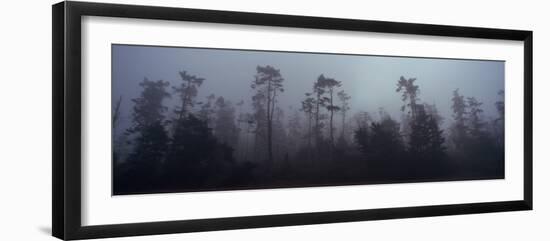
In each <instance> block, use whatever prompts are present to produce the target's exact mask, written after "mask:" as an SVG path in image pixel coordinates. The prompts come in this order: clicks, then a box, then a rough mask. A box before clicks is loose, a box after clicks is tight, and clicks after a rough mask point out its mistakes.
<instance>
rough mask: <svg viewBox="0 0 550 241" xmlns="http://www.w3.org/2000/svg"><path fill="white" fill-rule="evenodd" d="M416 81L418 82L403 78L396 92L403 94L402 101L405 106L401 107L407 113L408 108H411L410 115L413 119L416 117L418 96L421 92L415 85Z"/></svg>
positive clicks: (413, 79) (398, 83) (414, 79)
mask: <svg viewBox="0 0 550 241" xmlns="http://www.w3.org/2000/svg"><path fill="white" fill-rule="evenodd" d="M414 81H416V78H410V79H406V78H405V77H403V76H401V77H400V78H399V80H398V81H397V89H396V90H395V92H403V93H402V95H401V100H402V101H403V102H405V104H404V105H403V106H402V107H401V111H405V109H406V107H409V109H410V110H409V114H410V115H411V116H412V119H414V118H415V117H416V116H415V115H416V113H417V112H416V106H417V104H416V102H417V101H418V94H419V92H420V91H419V89H418V85H415V84H414ZM407 101H408V102H407Z"/></svg>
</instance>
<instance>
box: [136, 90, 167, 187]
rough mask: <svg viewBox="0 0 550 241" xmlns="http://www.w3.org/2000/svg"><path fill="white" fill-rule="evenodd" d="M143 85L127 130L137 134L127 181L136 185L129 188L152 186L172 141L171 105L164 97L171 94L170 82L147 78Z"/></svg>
mask: <svg viewBox="0 0 550 241" xmlns="http://www.w3.org/2000/svg"><path fill="white" fill-rule="evenodd" d="M139 85H140V86H141V87H142V88H143V91H142V92H141V94H140V96H139V97H138V98H135V99H132V102H133V103H134V107H133V112H132V126H131V127H130V128H128V129H127V133H128V134H129V135H132V136H135V138H134V140H133V141H132V143H133V150H132V152H131V153H130V154H129V156H128V159H127V161H128V162H127V170H128V173H127V175H128V176H129V177H128V179H127V180H128V181H129V182H132V183H133V184H131V185H128V186H127V187H129V188H131V187H140V186H141V187H145V188H151V187H152V185H154V179H155V174H156V172H157V171H158V167H159V166H160V163H162V160H163V157H164V155H165V152H166V147H167V144H168V135H167V133H166V130H165V128H164V125H163V121H164V113H165V112H166V110H167V108H166V107H165V106H163V100H164V99H165V98H167V97H169V96H170V95H169V94H168V93H167V92H166V87H167V86H168V85H169V83H168V82H165V81H162V80H158V81H149V80H148V79H144V80H143V81H142V82H141V83H140V84H139ZM128 184H130V183H128Z"/></svg>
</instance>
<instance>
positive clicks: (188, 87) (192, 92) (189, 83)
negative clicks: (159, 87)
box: [172, 71, 204, 119]
mask: <svg viewBox="0 0 550 241" xmlns="http://www.w3.org/2000/svg"><path fill="white" fill-rule="evenodd" d="M179 74H180V77H181V81H182V82H181V84H180V86H177V87H172V88H173V89H174V91H175V92H176V93H177V94H178V95H179V96H180V99H181V106H180V107H179V108H178V109H176V113H178V119H182V118H183V117H184V115H185V114H186V113H187V112H188V111H189V110H188V109H189V108H192V107H193V106H194V105H195V102H194V98H195V97H197V93H198V88H199V87H200V86H201V85H202V83H203V82H204V78H201V77H197V76H195V75H190V74H188V73H187V71H180V72H179Z"/></svg>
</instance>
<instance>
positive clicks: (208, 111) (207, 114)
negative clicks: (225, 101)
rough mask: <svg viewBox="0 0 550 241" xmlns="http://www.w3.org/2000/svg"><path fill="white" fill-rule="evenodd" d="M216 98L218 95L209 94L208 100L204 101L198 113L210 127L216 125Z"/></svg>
mask: <svg viewBox="0 0 550 241" xmlns="http://www.w3.org/2000/svg"><path fill="white" fill-rule="evenodd" d="M215 100H216V95H214V94H210V95H209V96H207V97H206V101H205V102H203V103H202V105H201V108H200V110H199V113H198V117H199V118H200V119H202V120H204V121H206V123H207V124H208V126H209V127H210V128H213V127H214V114H215V113H216V110H215Z"/></svg>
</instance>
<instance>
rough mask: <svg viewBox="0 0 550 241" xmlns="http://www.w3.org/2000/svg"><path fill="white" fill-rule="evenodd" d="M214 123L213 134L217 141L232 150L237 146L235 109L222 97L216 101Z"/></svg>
mask: <svg viewBox="0 0 550 241" xmlns="http://www.w3.org/2000/svg"><path fill="white" fill-rule="evenodd" d="M216 109H217V112H216V121H215V123H216V124H215V125H214V126H215V127H214V134H215V136H216V137H217V138H218V141H220V142H221V143H225V144H227V145H229V146H232V147H233V148H235V147H237V144H238V134H239V133H238V128H237V125H236V123H235V108H234V107H233V105H232V104H231V102H230V101H226V100H225V99H224V98H223V97H218V99H217V100H216Z"/></svg>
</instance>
